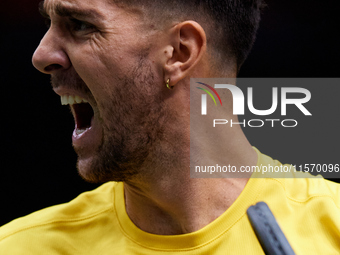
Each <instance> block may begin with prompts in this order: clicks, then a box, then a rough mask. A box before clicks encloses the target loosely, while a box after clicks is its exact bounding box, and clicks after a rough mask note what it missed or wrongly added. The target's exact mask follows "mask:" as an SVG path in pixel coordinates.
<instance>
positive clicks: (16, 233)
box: [0, 182, 119, 253]
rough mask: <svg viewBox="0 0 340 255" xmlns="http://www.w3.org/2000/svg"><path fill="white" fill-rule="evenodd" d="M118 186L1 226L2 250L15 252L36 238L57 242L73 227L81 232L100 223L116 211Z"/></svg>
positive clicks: (111, 186) (102, 186) (110, 186)
mask: <svg viewBox="0 0 340 255" xmlns="http://www.w3.org/2000/svg"><path fill="white" fill-rule="evenodd" d="M118 185H119V183H114V182H108V183H105V184H103V185H101V186H100V187H98V188H97V189H95V190H93V191H89V192H84V193H82V194H80V195H79V196H78V197H77V198H75V199H74V200H72V201H70V202H68V203H65V204H60V205H56V206H52V207H48V208H45V209H43V210H40V211H37V212H34V213H32V214H29V215H27V216H25V217H21V218H18V219H16V220H14V221H12V222H10V223H8V224H6V225H4V226H2V227H1V228H0V251H1V252H2V251H5V250H6V247H10V248H11V251H12V249H14V248H15V246H16V244H20V242H34V240H35V239H37V237H39V239H40V240H41V239H43V238H45V239H49V238H52V239H55V238H58V237H61V236H62V235H63V234H64V233H63V232H67V229H68V228H70V226H75V225H77V228H78V229H79V226H81V225H82V224H85V225H86V224H89V222H91V221H93V220H94V219H96V220H97V219H98V218H100V217H102V216H103V215H104V214H105V213H107V212H109V211H110V210H113V208H114V202H113V199H114V190H115V188H116V187H117V186H118ZM75 229H76V228H75ZM72 231H75V230H72ZM73 233H74V232H73ZM74 234H76V233H74ZM15 243H16V244H15ZM4 249H5V250H4ZM1 252H0V253H1Z"/></svg>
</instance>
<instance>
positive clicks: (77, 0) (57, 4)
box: [41, 0, 136, 19]
mask: <svg viewBox="0 0 340 255" xmlns="http://www.w3.org/2000/svg"><path fill="white" fill-rule="evenodd" d="M41 7H42V8H41V9H42V10H41V11H42V12H43V13H44V14H46V15H47V16H52V15H58V16H62V17H64V16H87V17H94V18H100V19H107V18H109V17H113V16H118V15H120V14H122V15H124V16H131V14H132V12H127V10H124V9H123V8H121V6H118V5H117V4H115V1H114V0H45V1H43V3H42V5H41ZM133 14H136V11H134V13H133Z"/></svg>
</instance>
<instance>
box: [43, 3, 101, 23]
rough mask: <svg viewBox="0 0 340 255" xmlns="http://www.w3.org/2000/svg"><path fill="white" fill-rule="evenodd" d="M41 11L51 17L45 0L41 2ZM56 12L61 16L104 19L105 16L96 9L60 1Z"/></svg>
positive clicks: (46, 16)
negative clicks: (72, 5) (65, 3)
mask: <svg viewBox="0 0 340 255" xmlns="http://www.w3.org/2000/svg"><path fill="white" fill-rule="evenodd" d="M39 12H40V14H41V15H42V16H43V17H44V18H49V15H48V13H47V11H46V9H45V6H44V1H41V2H40V3H39ZM55 13H56V14H57V15H58V16H61V17H78V18H85V17H86V18H96V19H102V18H103V16H102V15H101V14H99V13H98V12H97V11H96V10H94V9H81V8H77V7H66V6H64V5H62V4H60V3H58V4H57V5H56V7H55Z"/></svg>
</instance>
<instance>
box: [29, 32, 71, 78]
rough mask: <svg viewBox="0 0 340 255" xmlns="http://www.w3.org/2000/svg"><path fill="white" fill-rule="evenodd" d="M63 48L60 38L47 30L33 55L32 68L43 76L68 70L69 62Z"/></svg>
mask: <svg viewBox="0 0 340 255" xmlns="http://www.w3.org/2000/svg"><path fill="white" fill-rule="evenodd" d="M63 47H64V45H63V39H62V37H60V36H58V35H57V34H56V33H55V32H53V30H51V29H50V30H48V31H47V33H46V34H45V36H44V37H43V39H42V40H41V42H40V44H39V46H38V48H37V49H36V50H35V52H34V54H33V57H32V63H33V66H34V67H35V68H36V69H38V70H39V71H40V72H42V73H45V74H52V73H54V72H56V71H58V70H63V69H68V68H69V67H70V66H71V61H70V59H69V57H68V55H67V53H66V52H65V50H64V49H63Z"/></svg>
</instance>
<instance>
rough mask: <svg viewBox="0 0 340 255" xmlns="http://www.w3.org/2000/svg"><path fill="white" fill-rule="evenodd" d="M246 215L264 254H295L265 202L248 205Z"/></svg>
mask: <svg viewBox="0 0 340 255" xmlns="http://www.w3.org/2000/svg"><path fill="white" fill-rule="evenodd" d="M247 215H248V218H249V221H250V224H251V226H252V227H253V230H254V232H255V234H256V236H257V239H258V240H259V242H260V244H261V246H262V249H263V251H264V253H265V254H266V255H295V253H294V251H293V249H292V247H291V246H290V244H289V243H288V240H287V239H286V237H285V235H284V234H283V232H282V230H281V228H280V227H279V225H278V224H277V222H276V220H275V217H274V215H273V214H272V212H271V211H270V209H269V207H268V205H267V204H266V203H264V202H259V203H257V204H256V205H253V206H250V207H249V208H248V210H247Z"/></svg>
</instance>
